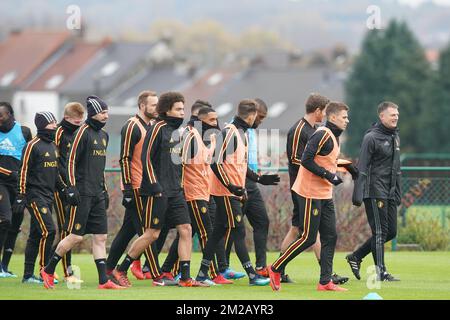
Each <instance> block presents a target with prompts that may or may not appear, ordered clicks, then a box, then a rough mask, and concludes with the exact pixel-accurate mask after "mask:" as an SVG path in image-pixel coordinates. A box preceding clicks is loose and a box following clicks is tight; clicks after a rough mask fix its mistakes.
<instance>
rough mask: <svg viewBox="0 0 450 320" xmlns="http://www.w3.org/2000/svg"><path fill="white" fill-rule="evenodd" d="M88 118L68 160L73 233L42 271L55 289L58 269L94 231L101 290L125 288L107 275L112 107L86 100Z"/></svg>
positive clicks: (92, 98) (69, 229) (93, 98)
mask: <svg viewBox="0 0 450 320" xmlns="http://www.w3.org/2000/svg"><path fill="white" fill-rule="evenodd" d="M86 105H87V111H88V118H87V120H86V122H85V124H83V125H82V126H81V127H80V128H79V129H78V130H77V131H76V133H75V136H74V138H73V142H72V146H71V147H70V152H69V158H68V160H67V178H68V182H69V183H68V185H67V202H68V204H69V205H70V206H71V207H70V217H69V219H68V221H67V222H66V229H67V232H68V233H69V235H67V237H65V238H64V239H62V240H61V241H60V242H59V244H58V246H57V248H56V250H55V253H54V254H53V256H52V258H51V259H50V261H49V263H48V264H47V266H46V267H45V268H44V269H42V270H41V276H42V279H43V280H44V286H45V288H47V289H53V288H54V272H55V268H56V266H57V264H58V263H59V261H60V260H61V259H62V257H63V256H64V255H65V254H66V253H67V252H68V251H70V250H71V249H72V248H73V247H74V246H75V245H77V244H79V243H80V242H81V241H82V240H83V236H84V235H85V234H92V235H93V237H92V253H93V256H94V259H95V264H96V266H97V271H98V279H99V285H98V289H122V287H120V286H118V285H116V284H115V283H114V282H112V281H111V280H109V279H108V276H107V274H106V238H107V234H108V221H107V216H106V210H107V209H108V204H109V198H108V192H107V189H106V181H105V175H104V171H105V164H106V149H107V147H108V134H107V133H106V131H104V130H103V127H104V126H105V125H106V122H107V121H108V106H107V105H106V103H105V102H104V101H103V100H101V99H100V98H98V97H96V96H89V97H87V99H86Z"/></svg>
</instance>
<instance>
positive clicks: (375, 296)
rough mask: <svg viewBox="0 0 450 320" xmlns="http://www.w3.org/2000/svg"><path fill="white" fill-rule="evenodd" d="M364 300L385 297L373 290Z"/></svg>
mask: <svg viewBox="0 0 450 320" xmlns="http://www.w3.org/2000/svg"><path fill="white" fill-rule="evenodd" d="M363 300H383V298H382V297H381V296H380V295H379V294H378V293H376V292H371V293H369V294H368V295H367V296H365V297H364V298H363Z"/></svg>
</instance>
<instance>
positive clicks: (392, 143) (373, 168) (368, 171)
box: [353, 123, 401, 204]
mask: <svg viewBox="0 0 450 320" xmlns="http://www.w3.org/2000/svg"><path fill="white" fill-rule="evenodd" d="M358 170H359V178H358V179H357V180H356V182H355V188H354V191H353V202H354V203H362V201H363V199H367V198H376V199H388V200H395V201H396V202H397V204H400V200H401V188H400V179H401V171H400V138H399V134H398V130H397V129H388V128H386V127H385V126H384V125H383V124H381V123H376V124H375V125H374V126H373V127H372V128H370V129H369V130H368V131H367V132H366V134H365V136H364V139H363V142H362V145H361V150H360V154H359V161H358Z"/></svg>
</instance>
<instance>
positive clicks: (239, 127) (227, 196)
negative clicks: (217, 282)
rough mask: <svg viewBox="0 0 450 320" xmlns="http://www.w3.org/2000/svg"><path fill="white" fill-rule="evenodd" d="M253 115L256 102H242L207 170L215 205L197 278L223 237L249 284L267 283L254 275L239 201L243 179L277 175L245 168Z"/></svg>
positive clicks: (204, 274) (243, 191)
mask: <svg viewBox="0 0 450 320" xmlns="http://www.w3.org/2000/svg"><path fill="white" fill-rule="evenodd" d="M256 115H257V103H256V102H255V101H254V100H243V101H241V102H240V103H239V106H238V113H237V116H236V117H235V118H234V120H233V121H232V122H231V123H230V124H228V125H227V126H226V127H225V129H224V130H222V132H221V137H220V138H221V139H222V140H221V142H220V143H218V144H217V147H216V153H215V155H214V161H213V163H212V165H211V169H212V170H213V172H214V176H213V182H212V186H211V194H212V195H213V196H214V200H215V202H216V205H217V213H216V218H215V222H214V229H213V233H212V236H211V237H210V238H209V239H208V242H207V244H206V248H205V250H204V254H203V259H202V262H201V266H200V270H199V272H198V275H197V279H199V280H202V279H204V278H206V277H207V274H208V268H209V266H210V264H211V261H212V259H213V258H214V253H215V250H216V248H217V244H218V243H219V241H220V240H221V239H222V238H223V237H224V236H225V235H227V237H226V238H227V240H226V242H227V241H228V240H229V238H230V237H233V240H234V246H235V250H236V253H237V255H238V257H239V260H240V261H241V263H242V266H243V267H244V270H245V271H246V273H247V275H248V277H249V281H250V285H258V286H262V285H267V284H268V283H269V280H268V279H267V278H264V277H262V276H260V275H259V274H257V273H256V271H255V269H254V268H253V265H252V263H251V261H250V257H249V254H248V251H247V247H246V244H245V225H244V221H243V219H242V206H241V201H245V200H246V196H247V193H246V189H245V178H246V177H247V176H248V177H249V178H250V179H253V180H254V181H258V180H267V181H269V180H270V181H273V182H275V180H276V177H277V175H262V176H258V175H257V174H256V173H255V172H253V171H251V170H249V169H248V165H247V163H248V157H247V153H248V141H247V136H246V131H247V130H248V129H249V128H251V127H252V126H253V124H254V122H255V118H256Z"/></svg>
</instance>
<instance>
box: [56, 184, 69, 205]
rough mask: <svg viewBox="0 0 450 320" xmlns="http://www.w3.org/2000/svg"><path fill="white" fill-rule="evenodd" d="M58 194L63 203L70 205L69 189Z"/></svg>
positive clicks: (64, 189)
mask: <svg viewBox="0 0 450 320" xmlns="http://www.w3.org/2000/svg"><path fill="white" fill-rule="evenodd" d="M58 193H59V198H60V199H61V201H62V202H63V203H68V201H69V192H68V191H67V188H63V189H61V190H59V191H58Z"/></svg>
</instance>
